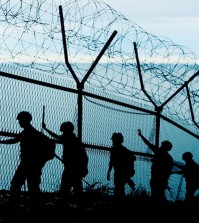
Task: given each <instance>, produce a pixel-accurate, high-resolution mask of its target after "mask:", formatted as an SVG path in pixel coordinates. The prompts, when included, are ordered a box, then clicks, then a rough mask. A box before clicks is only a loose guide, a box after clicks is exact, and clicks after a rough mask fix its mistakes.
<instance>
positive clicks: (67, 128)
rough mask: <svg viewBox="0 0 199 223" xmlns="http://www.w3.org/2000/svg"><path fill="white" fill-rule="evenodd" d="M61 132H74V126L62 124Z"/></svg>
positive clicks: (66, 123) (70, 123)
mask: <svg viewBox="0 0 199 223" xmlns="http://www.w3.org/2000/svg"><path fill="white" fill-rule="evenodd" d="M60 131H61V132H73V131H74V125H73V123H72V122H63V123H62V124H61V126H60Z"/></svg>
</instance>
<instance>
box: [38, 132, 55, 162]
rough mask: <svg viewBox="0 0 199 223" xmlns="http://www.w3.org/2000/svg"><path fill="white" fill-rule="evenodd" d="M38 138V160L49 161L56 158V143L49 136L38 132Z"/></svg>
mask: <svg viewBox="0 0 199 223" xmlns="http://www.w3.org/2000/svg"><path fill="white" fill-rule="evenodd" d="M38 133H39V134H38V136H37V149H38V156H37V157H38V159H40V160H42V161H45V162H47V161H49V160H52V159H53V158H54V157H55V148H56V144H55V141H54V140H52V139H50V138H49V137H48V136H46V135H44V134H43V133H41V132H38Z"/></svg>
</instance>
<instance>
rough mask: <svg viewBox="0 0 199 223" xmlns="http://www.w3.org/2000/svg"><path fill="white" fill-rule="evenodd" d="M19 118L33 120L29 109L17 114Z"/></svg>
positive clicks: (20, 119)
mask: <svg viewBox="0 0 199 223" xmlns="http://www.w3.org/2000/svg"><path fill="white" fill-rule="evenodd" d="M17 120H19V121H27V122H31V121H32V115H31V114H30V113H29V112H27V111H21V112H19V113H18V115H17Z"/></svg>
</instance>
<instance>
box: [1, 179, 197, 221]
mask: <svg viewBox="0 0 199 223" xmlns="http://www.w3.org/2000/svg"><path fill="white" fill-rule="evenodd" d="M58 197H59V196H58V192H54V193H48V192H43V193H42V194H41V207H40V208H38V209H36V208H33V206H32V205H31V202H30V197H29V196H28V192H21V196H20V205H19V206H18V208H14V209H13V207H12V204H11V203H9V201H10V194H9V191H1V193H0V221H1V222H45V223H47V222H48V223H51V222H73V223H76V222H79V223H80V222H85V223H89V222H108V219H115V220H117V218H119V217H121V216H124V217H130V216H132V215H134V216H135V215H137V214H138V213H139V215H140V213H145V212H146V211H147V210H148V211H150V213H151V214H152V213H153V209H154V208H155V209H154V210H157V208H159V210H168V209H169V210H172V209H175V210H176V209H183V208H186V209H187V208H188V207H189V208H190V207H192V208H198V207H199V201H198V198H197V197H196V202H195V204H194V206H190V205H187V204H186V203H185V202H184V201H175V202H171V201H168V204H167V205H166V206H164V207H157V206H156V207H154V206H153V205H152V203H151V197H150V193H148V192H147V191H146V190H145V189H144V188H142V187H141V186H140V187H138V188H137V189H135V190H134V191H133V192H131V193H128V194H127V195H126V196H125V198H123V199H122V200H118V199H115V198H114V196H113V188H110V187H108V185H101V184H100V183H98V182H95V183H93V184H91V185H87V187H86V188H85V193H84V205H83V206H82V207H81V208H78V207H77V205H76V201H75V199H74V197H73V196H72V197H71V200H70V202H69V203H68V204H66V205H65V206H62V207H61V206H58V205H57V203H58V199H59V198H58ZM136 210H138V211H137V212H136ZM144 216H145V215H144V214H143V216H142V214H141V215H140V216H139V217H144ZM106 220H107V221H106Z"/></svg>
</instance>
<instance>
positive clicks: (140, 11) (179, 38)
mask: <svg viewBox="0 0 199 223" xmlns="http://www.w3.org/2000/svg"><path fill="white" fill-rule="evenodd" d="M103 1H104V2H105V3H106V4H108V5H110V6H111V7H112V8H114V9H115V10H116V11H119V12H120V13H121V14H123V15H124V16H125V17H126V18H127V19H129V20H131V21H133V22H135V23H136V24H138V25H139V26H140V27H141V28H143V29H144V30H145V31H147V32H148V33H151V34H154V35H156V36H158V37H161V36H163V37H167V38H169V39H171V40H172V41H173V42H174V43H176V44H179V45H182V46H185V47H187V48H189V49H190V50H191V51H192V52H194V53H196V54H197V55H199V0H121V1H118V0H103Z"/></svg>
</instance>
